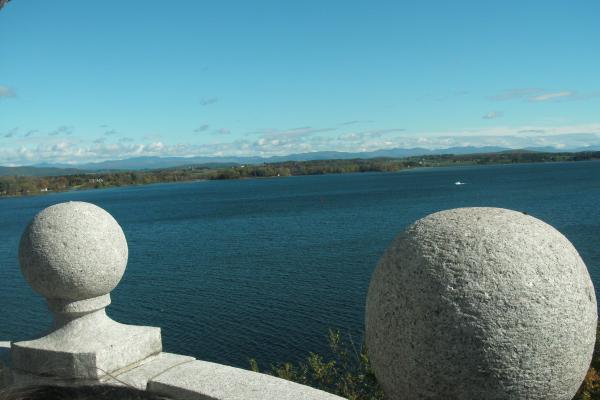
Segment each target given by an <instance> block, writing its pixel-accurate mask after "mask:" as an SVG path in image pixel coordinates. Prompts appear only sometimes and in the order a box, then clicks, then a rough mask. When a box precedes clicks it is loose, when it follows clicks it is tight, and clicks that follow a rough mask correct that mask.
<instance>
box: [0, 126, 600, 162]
mask: <svg viewBox="0 0 600 400" xmlns="http://www.w3.org/2000/svg"><path fill="white" fill-rule="evenodd" d="M314 131H315V130H314V128H310V127H302V128H295V129H291V130H285V131H276V132H273V131H270V132H269V133H268V134H263V135H261V136H260V137H258V138H246V139H236V140H231V141H223V142H220V143H209V144H168V143H164V142H162V141H160V140H152V139H147V141H146V142H145V143H140V142H137V141H133V142H130V141H125V140H122V141H118V142H116V143H108V142H107V141H106V140H105V138H106V136H104V135H103V136H102V137H100V138H98V139H97V140H95V141H94V142H92V143H85V142H81V141H77V140H75V139H73V140H68V139H66V138H61V137H50V138H49V137H45V139H44V142H42V143H28V144H24V145H21V146H17V145H15V146H14V147H10V146H8V145H4V146H0V165H28V164H35V163H39V162H57V163H73V164H77V163H84V162H90V161H102V160H111V159H124V158H130V157H138V156H182V157H186V156H217V155H225V156H265V157H268V156H275V155H287V154H293V153H300V152H311V151H331V150H336V151H346V152H358V151H372V150H379V149H391V148H414V147H422V148H427V149H444V148H448V147H454V146H475V147H481V146H501V147H507V148H524V147H543V146H553V147H556V148H567V149H571V148H579V147H581V148H584V147H586V146H594V145H600V123H593V124H579V125H570V126H566V125H565V126H537V125H524V126H518V127H504V126H496V127H487V128H472V129H465V130H461V131H443V132H430V133H421V134H419V133H411V134H406V133H403V132H402V131H401V130H400V129H380V130H372V131H360V132H348V133H344V134H339V135H317V134H314ZM381 132H385V134H379V133H381ZM275 133H277V134H275ZM301 133H303V134H301ZM223 139H225V138H223ZM36 140H38V139H36Z"/></svg>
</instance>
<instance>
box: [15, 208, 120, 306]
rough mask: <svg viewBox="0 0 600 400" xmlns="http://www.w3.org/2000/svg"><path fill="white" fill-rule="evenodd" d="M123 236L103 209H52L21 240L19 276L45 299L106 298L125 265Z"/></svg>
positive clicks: (33, 222)
mask: <svg viewBox="0 0 600 400" xmlns="http://www.w3.org/2000/svg"><path fill="white" fill-rule="evenodd" d="M127 257H128V249H127V241H126V240H125V234H124V233H123V230H122V229H121V227H120V226H119V224H118V223H117V221H115V219H114V218H113V217H112V216H111V215H110V214H109V213H108V212H106V211H104V210H103V209H102V208H100V207H97V206H95V205H93V204H90V203H84V202H68V203H60V204H56V205H53V206H50V207H48V208H46V209H44V210H43V211H42V212H40V213H39V214H38V215H36V216H35V218H34V219H33V220H32V221H31V223H30V224H29V226H27V228H26V229H25V232H24V233H23V236H22V237H21V243H20V245H19V261H20V264H21V272H23V275H24V276H25V279H27V282H29V284H30V285H31V287H32V288H33V290H35V291H36V292H38V293H39V294H41V295H42V296H44V297H45V298H47V299H60V300H83V299H91V298H94V297H98V296H102V295H104V294H107V293H110V291H111V290H113V289H114V288H115V286H117V284H118V283H119V281H120V280H121V277H122V276H123V273H124V272H125V266H126V265H127Z"/></svg>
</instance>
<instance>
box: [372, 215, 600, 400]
mask: <svg viewBox="0 0 600 400" xmlns="http://www.w3.org/2000/svg"><path fill="white" fill-rule="evenodd" d="M596 323H597V308H596V296H595V293H594V287H593V286H592V282H591V280H590V276H589V274H588V271H587V268H586V266H585V264H584V263H583V261H582V260H581V257H580V256H579V254H578V253H577V251H576V250H575V248H574V247H573V245H572V244H571V243H570V242H569V241H568V240H567V239H566V238H565V237H564V236H563V235H561V234H560V233H559V232H558V231H557V230H556V229H554V228H552V227H551V226H550V225H547V224H545V223H544V222H542V221H540V220H538V219H536V218H533V217H531V216H527V215H524V214H523V213H520V212H515V211H510V210H505V209H499V208H462V209H454V210H448V211H442V212H438V213H435V214H431V215H429V216H427V217H425V218H423V219H421V220H419V221H417V222H416V223H414V224H413V225H412V226H410V227H409V228H408V229H407V230H406V231H405V232H403V233H402V234H400V235H399V236H398V237H397V238H396V239H395V240H394V242H393V243H392V244H391V245H390V247H389V248H388V249H387V251H386V253H385V254H384V256H383V257H382V258H381V260H380V261H379V264H378V265H377V268H376V270H375V272H374V274H373V277H372V280H371V284H370V287H369V292H368V296H367V305H366V344H367V348H368V350H369V356H370V359H371V362H372V366H373V370H374V372H375V375H376V376H377V378H378V380H379V382H380V383H381V385H382V387H383V389H384V391H385V393H386V396H387V397H386V398H387V399H390V400H393V399H405V398H406V399H417V398H418V399H490V400H507V399H514V400H517V399H532V400H535V399H554V400H571V399H572V398H573V396H574V395H575V392H576V391H577V389H578V387H579V385H580V384H581V382H582V380H583V379H584V377H585V374H586V371H587V369H588V367H589V364H590V361H591V357H592V353H593V349H594V342H595V338H596Z"/></svg>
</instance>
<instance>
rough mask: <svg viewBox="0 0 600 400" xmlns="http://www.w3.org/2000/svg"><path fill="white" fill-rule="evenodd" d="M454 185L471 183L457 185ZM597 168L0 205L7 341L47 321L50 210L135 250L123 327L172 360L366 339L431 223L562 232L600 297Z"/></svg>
mask: <svg viewBox="0 0 600 400" xmlns="http://www.w3.org/2000/svg"><path fill="white" fill-rule="evenodd" d="M456 181H462V182H465V183H466V184H465V185H460V186H457V185H455V184H454V182H456ZM598 199H600V162H580V163H557V164H531V165H503V166H486V167H461V168H440V169H420V170H412V171H403V172H400V173H369V174H347V175H323V176H308V177H291V178H276V179H257V180H242V181H211V182H193V183H184V184H160V185H150V186H140V187H127V188H115V189H106V190H96V191H84V192H70V193H60V194H50V195H46V196H37V197H27V198H11V199H2V200H0V284H1V285H2V290H0V304H1V319H0V340H22V339H26V338H32V337H34V336H36V335H38V334H39V333H41V332H42V331H43V330H44V329H45V328H46V327H47V326H48V324H49V323H50V318H49V315H48V312H47V311H46V307H45V303H44V302H43V300H42V299H41V298H40V297H39V296H37V295H36V294H34V293H33V292H32V291H31V290H30V289H29V288H28V286H27V285H26V283H25V282H24V280H23V279H22V277H21V275H20V272H19V266H18V260H17V247H18V241H19V237H20V235H21V233H22V231H23V229H24V228H25V226H26V224H27V222H28V221H29V220H30V219H31V218H32V217H33V216H34V215H35V214H36V213H37V212H39V211H40V210H42V209H43V208H44V207H47V206H49V205H51V204H55V203H59V202H63V201H88V202H91V203H94V204H97V205H99V206H100V207H103V208H105V209H106V210H108V211H109V212H110V213H111V214H112V215H113V216H114V217H115V218H116V219H117V220H118V221H119V223H120V224H121V226H122V227H123V230H124V231H125V235H126V236H127V240H128V243H129V252H130V255H129V257H130V258H129V264H128V267H127V270H126V272H125V276H124V278H123V280H122V281H121V283H120V285H119V286H118V287H117V288H116V289H115V290H114V291H113V293H112V298H113V304H112V305H111V306H110V307H109V309H108V312H109V314H110V315H111V316H112V317H113V318H115V319H116V320H118V321H121V322H126V323H132V324H144V325H154V326H160V327H162V329H163V344H164V347H165V349H166V350H167V351H171V352H176V353H184V354H189V355H193V356H195V357H198V358H202V359H205V360H212V361H217V362H223V363H229V364H234V365H238V366H243V367H247V366H248V362H247V359H248V358H250V357H255V358H257V359H258V360H259V362H262V363H270V362H276V361H283V360H294V359H298V358H301V357H303V356H304V355H306V354H307V353H308V352H309V351H323V350H324V348H325V345H326V340H325V335H326V333H327V329H328V328H340V329H341V330H342V331H344V332H349V333H351V334H352V335H353V336H354V338H355V340H357V341H360V340H361V339H360V338H361V332H362V330H363V308H364V302H365V296H366V291H367V287H368V283H369V278H370V274H371V272H372V270H373V268H374V267H375V264H376V262H377V260H378V258H379V256H380V255H381V254H382V253H383V251H384V249H385V248H386V247H387V245H388V244H389V242H390V241H391V240H392V239H393V238H394V236H395V235H396V234H397V233H398V232H399V231H401V230H402V229H404V228H405V227H406V226H407V225H408V224H410V223H411V222H413V221H415V220H416V219H418V218H421V217H423V216H425V215H427V214H429V213H431V212H434V211H438V210H443V209H447V208H454V207H466V206H496V207H505V208H511V209H515V210H520V211H526V212H527V213H529V214H531V215H533V216H536V217H538V218H541V219H543V220H545V221H546V222H549V223H550V224H552V225H553V226H555V227H556V228H557V229H559V230H560V231H561V232H562V233H563V234H565V235H566V236H567V237H568V238H569V239H570V240H571V241H572V242H573V243H574V244H575V246H576V247H577V249H578V250H579V252H580V253H581V255H582V257H583V258H584V260H585V261H586V263H587V265H588V268H589V269H590V273H591V275H592V279H593V280H594V282H595V284H596V287H597V288H598V287H600V285H599V284H598V283H600V207H599V205H600V202H599V200H598Z"/></svg>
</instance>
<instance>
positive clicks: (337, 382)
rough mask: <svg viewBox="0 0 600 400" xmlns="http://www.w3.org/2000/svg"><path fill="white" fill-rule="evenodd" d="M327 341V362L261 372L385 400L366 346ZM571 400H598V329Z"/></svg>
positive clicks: (338, 338)
mask: <svg viewBox="0 0 600 400" xmlns="http://www.w3.org/2000/svg"><path fill="white" fill-rule="evenodd" d="M328 340H329V348H330V350H331V356H330V357H329V358H325V357H324V356H321V355H319V354H316V353H310V354H309V356H308V357H307V358H306V359H305V360H303V361H301V362H299V363H297V364H292V363H289V362H286V363H282V364H278V365H271V368H270V370H269V371H262V372H263V373H267V374H270V375H273V376H276V377H279V378H283V379H287V380H289V381H293V382H298V383H301V384H303V385H308V386H312V387H314V388H317V389H320V390H324V391H326V392H329V393H333V394H336V395H338V396H342V397H345V398H347V399H349V400H384V396H383V391H382V390H381V387H380V386H379V385H378V384H377V379H376V378H375V375H374V374H373V372H372V370H371V365H370V363H369V357H368V356H367V350H366V348H365V346H364V345H363V346H362V347H361V349H360V351H358V350H357V349H356V346H355V345H354V342H353V341H352V338H351V337H350V336H348V341H345V340H343V338H342V335H341V334H340V332H339V330H330V331H329V337H328ZM250 368H251V369H252V370H253V371H255V372H261V371H259V367H258V363H257V362H256V360H255V359H251V360H250ZM573 400H600V325H599V327H598V328H597V330H596V346H595V348H594V355H593V357H592V363H591V365H590V369H589V370H588V373H587V375H586V377H585V379H584V381H583V383H582V384H581V387H580V388H579V391H578V392H577V394H576V395H575V397H574V398H573Z"/></svg>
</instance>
